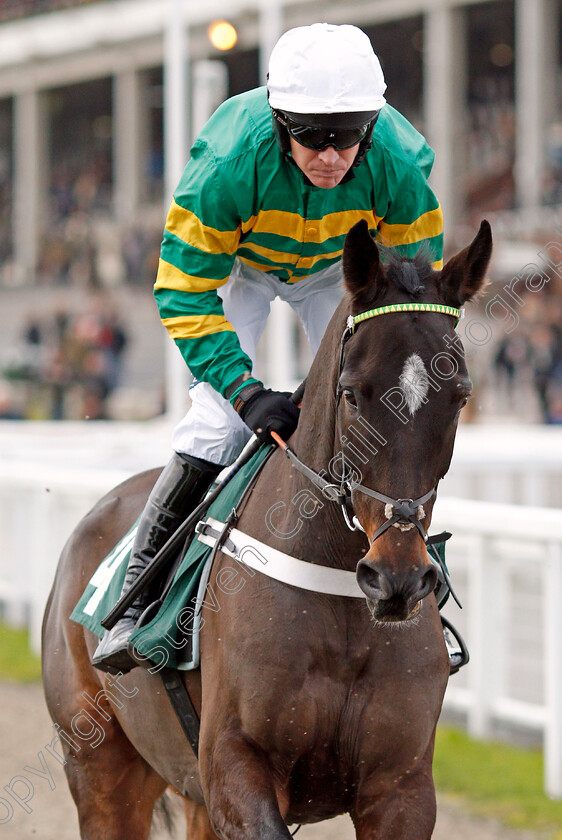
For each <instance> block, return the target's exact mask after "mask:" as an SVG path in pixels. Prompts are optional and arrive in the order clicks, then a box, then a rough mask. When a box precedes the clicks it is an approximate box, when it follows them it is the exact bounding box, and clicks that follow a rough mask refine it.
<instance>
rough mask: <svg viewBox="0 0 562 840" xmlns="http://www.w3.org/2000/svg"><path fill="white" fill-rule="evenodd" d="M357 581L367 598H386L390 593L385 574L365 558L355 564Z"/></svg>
mask: <svg viewBox="0 0 562 840" xmlns="http://www.w3.org/2000/svg"><path fill="white" fill-rule="evenodd" d="M357 583H358V584H359V586H360V588H361V589H362V590H363V592H364V593H365V595H366V596H367V597H368V598H372V599H378V598H388V597H389V596H390V594H391V593H390V590H389V586H388V582H387V580H386V576H385V575H384V574H381V573H380V572H378V571H377V570H376V569H375V568H374V567H373V566H372V565H371V564H370V563H369V562H368V561H366V560H360V561H359V563H358V564H357Z"/></svg>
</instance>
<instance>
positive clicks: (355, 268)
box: [342, 219, 384, 306]
mask: <svg viewBox="0 0 562 840" xmlns="http://www.w3.org/2000/svg"><path fill="white" fill-rule="evenodd" d="M342 260H343V276H344V280H345V286H346V288H347V290H348V292H350V294H351V295H352V296H353V299H354V301H355V302H356V303H357V304H358V305H360V306H366V305H367V303H368V302H370V301H371V300H372V299H373V297H374V294H375V293H376V292H377V291H379V290H380V288H381V285H382V282H383V277H384V275H383V272H382V268H381V261H380V256H379V249H378V248H377V245H376V242H375V241H374V239H373V238H372V236H371V234H370V233H369V226H368V224H367V222H366V221H365V219H361V221H360V222H356V224H354V225H353V227H352V228H351V230H350V231H349V233H348V234H347V236H346V237H345V243H344V246H343V257H342Z"/></svg>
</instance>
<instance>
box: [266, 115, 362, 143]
mask: <svg viewBox="0 0 562 840" xmlns="http://www.w3.org/2000/svg"><path fill="white" fill-rule="evenodd" d="M277 118H278V119H279V122H280V123H281V124H282V125H284V126H285V128H286V129H287V131H288V132H289V135H290V136H291V137H293V139H294V140H296V141H297V143H299V144H300V145H301V146H305V148H307V149H312V150H313V151H315V152H321V151H322V150H323V149H326V148H327V147H328V146H333V147H334V149H336V150H337V151H338V152H341V151H343V150H344V149H350V148H351V147H352V146H355V145H356V144H357V143H360V142H361V140H363V138H364V137H365V135H366V134H367V132H368V131H369V128H370V127H371V125H372V124H373V122H375V121H376V118H375V120H371V121H370V122H367V123H363V125H358V126H355V127H354V128H315V127H313V126H310V125H302V123H298V122H295V121H294V120H292V119H291V118H290V117H287V116H286V115H283V116H281V115H279V114H278V117H277Z"/></svg>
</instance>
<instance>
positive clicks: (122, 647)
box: [92, 453, 223, 674]
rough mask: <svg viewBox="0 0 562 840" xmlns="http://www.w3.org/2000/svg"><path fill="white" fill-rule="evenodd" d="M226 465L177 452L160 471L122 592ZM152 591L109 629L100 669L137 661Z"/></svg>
mask: <svg viewBox="0 0 562 840" xmlns="http://www.w3.org/2000/svg"><path fill="white" fill-rule="evenodd" d="M222 469H223V467H220V466H218V465H217V464H211V463H209V462H208V461H203V460H202V459H201V458H194V457H192V456H191V455H179V454H177V453H175V454H174V456H173V457H172V459H171V460H170V461H169V462H168V464H167V465H166V466H165V467H164V469H163V470H162V472H161V473H160V476H159V478H158V480H157V481H156V484H155V485H154V487H153V488H152V490H151V492H150V495H149V497H148V501H147V503H146V505H145V508H144V510H143V512H142V515H141V518H140V521H139V525H138V529H137V533H136V535H135V540H134V544H133V547H132V549H131V557H130V559H129V565H128V566H127V573H126V575H125V581H124V583H123V592H122V594H124V593H125V592H127V591H128V589H129V588H130V587H131V586H132V584H133V583H134V582H135V581H136V579H137V578H138V576H139V575H140V573H141V572H142V571H144V569H145V568H146V567H147V566H148V565H149V563H150V562H151V561H152V560H153V558H154V557H155V555H156V554H157V552H158V551H159V550H160V548H161V547H162V546H163V545H164V543H165V542H167V540H168V539H169V537H171V535H172V534H173V533H174V531H175V530H176V529H177V528H178V527H179V525H180V524H181V523H182V522H183V521H184V519H186V517H187V516H188V515H189V514H190V513H191V512H192V511H193V510H195V508H196V506H197V505H198V504H199V502H200V501H201V500H202V498H203V496H204V494H205V493H206V491H207V490H208V489H209V487H210V486H211V484H212V482H213V480H214V479H215V478H216V476H217V475H218V473H219V472H220V471H221V470H222ZM150 589H151V588H150V587H147V589H146V590H144V591H142V592H141V593H140V594H139V595H138V597H137V598H136V600H135V601H134V602H133V604H132V605H131V606H130V607H129V608H128V609H127V611H126V612H125V613H124V615H123V616H122V617H121V618H120V619H119V621H118V622H117V623H116V624H115V625H114V627H112V628H111V630H106V632H105V633H104V636H103V638H102V640H101V642H100V643H99V645H98V646H97V648H96V651H95V653H94V656H93V657H92V664H93V665H95V667H96V668H99V670H100V671H107V672H108V673H110V674H117V673H119V672H122V673H126V672H127V671H130V670H131V668H134V667H135V666H136V665H137V663H136V662H135V661H134V660H133V659H132V658H131V656H130V655H129V653H128V652H127V645H128V641H129V636H130V635H131V633H132V632H133V630H134V629H135V626H136V624H137V621H138V620H139V618H140V616H141V614H142V612H143V611H144V610H145V609H146V607H147V606H148V605H149V604H150V603H151V601H152V597H151V595H152V593H151V591H150Z"/></svg>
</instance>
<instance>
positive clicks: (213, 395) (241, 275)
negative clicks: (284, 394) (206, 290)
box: [172, 259, 343, 466]
mask: <svg viewBox="0 0 562 840" xmlns="http://www.w3.org/2000/svg"><path fill="white" fill-rule="evenodd" d="M218 293H219V295H220V297H221V299H222V302H223V306H224V313H225V316H226V318H227V320H228V321H230V323H231V324H232V326H233V327H234V329H235V331H236V334H237V335H238V338H239V340H240V345H241V347H242V350H243V351H244V352H245V353H246V354H247V355H248V356H249V357H250V359H251V360H252V362H253V363H255V359H256V348H257V346H258V342H259V340H260V337H261V334H262V332H263V330H264V327H265V323H266V321H267V317H268V315H269V310H270V305H271V301H272V300H274V299H275V298H276V297H279V298H281V300H284V301H287V303H288V304H289V305H290V306H291V308H292V309H293V311H294V312H295V314H296V315H297V317H298V318H299V320H300V321H301V323H302V325H303V328H304V331H305V333H306V335H307V338H308V340H309V342H310V346H311V349H312V352H313V353H314V354H315V353H316V351H317V350H318V347H319V345H320V341H321V339H322V336H323V335H324V332H325V330H326V327H327V326H328V322H329V321H330V319H331V317H332V315H333V313H334V311H335V309H336V307H337V306H338V304H339V302H340V300H341V299H342V296H343V284H342V268H341V262H339V263H336V264H335V265H333V266H330V267H329V268H327V269H325V270H324V271H319V272H318V273H317V274H313V275H312V276H311V277H308V278H306V279H304V280H301V281H299V282H298V283H294V284H288V283H282V282H281V280H279V279H278V278H277V277H274V276H273V275H272V274H267V273H265V272H263V271H258V270H257V269H255V268H251V267H250V266H248V265H246V264H245V263H243V262H242V261H241V260H240V259H236V261H235V263H234V267H233V270H232V274H231V275H230V278H229V280H228V282H227V283H226V284H225V285H224V286H222V287H221V288H220V289H219V290H218ZM265 384H266V387H267V383H265ZM189 395H190V397H191V406H190V409H189V411H188V412H187V414H186V415H185V417H184V418H183V420H181V421H180V422H179V423H178V425H177V426H176V428H175V429H174V432H173V435H172V447H173V448H174V450H175V451H176V452H180V453H183V454H186V455H193V456H195V457H196V458H203V459H204V460H205V461H211V462H212V463H214V464H222V465H223V466H226V465H228V464H231V463H232V462H233V461H234V460H235V459H236V458H237V457H238V455H239V454H240V452H241V451H242V449H243V448H244V445H245V444H246V443H247V441H248V439H249V438H250V436H251V434H252V433H251V431H250V429H249V428H248V427H247V426H246V424H245V423H243V422H242V420H241V419H240V417H239V416H238V415H237V414H236V412H235V411H234V409H233V408H232V406H231V405H230V403H229V402H228V400H225V399H224V397H222V396H221V394H219V393H218V391H215V389H214V388H213V387H212V386H211V385H209V384H208V383H207V382H198V381H196V382H194V384H193V385H192V386H191V388H190V389H189Z"/></svg>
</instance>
